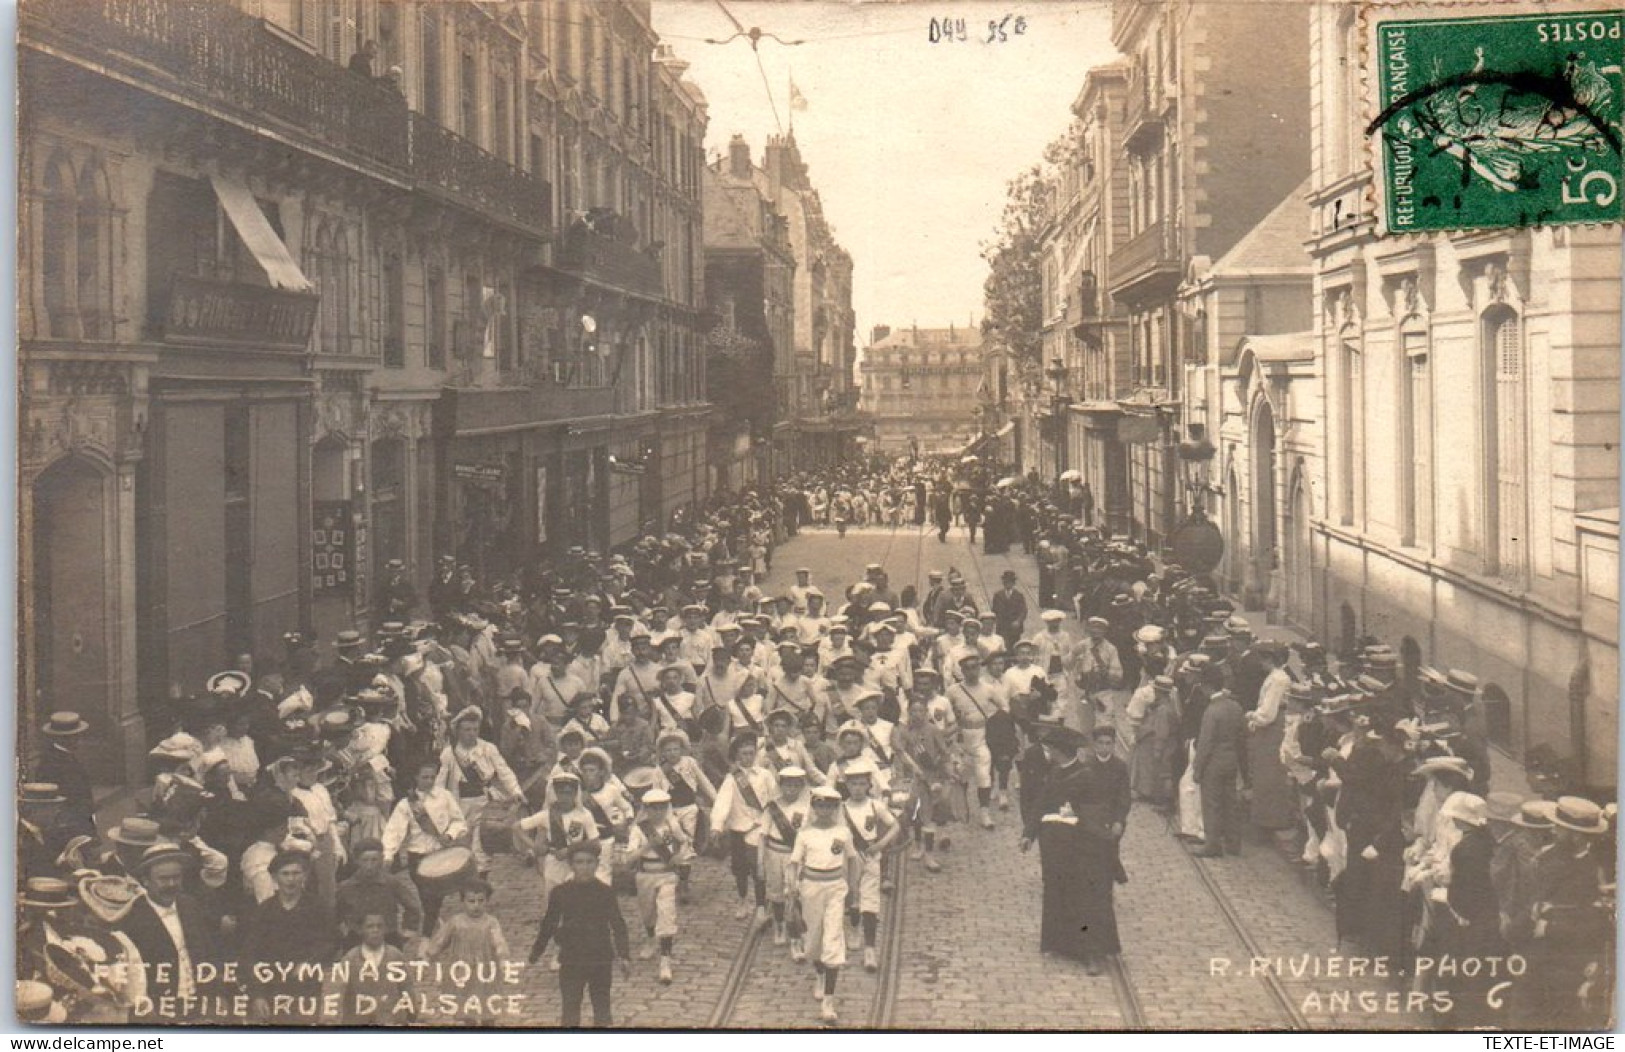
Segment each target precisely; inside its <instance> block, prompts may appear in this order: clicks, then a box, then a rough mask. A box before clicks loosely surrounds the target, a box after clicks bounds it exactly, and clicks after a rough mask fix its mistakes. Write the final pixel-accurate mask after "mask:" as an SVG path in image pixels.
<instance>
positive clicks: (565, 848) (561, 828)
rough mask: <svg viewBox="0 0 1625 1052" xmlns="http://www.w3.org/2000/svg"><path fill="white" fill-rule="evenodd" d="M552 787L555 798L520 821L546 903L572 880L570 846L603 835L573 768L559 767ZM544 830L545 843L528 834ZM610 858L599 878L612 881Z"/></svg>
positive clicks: (554, 964) (555, 963)
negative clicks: (536, 861) (535, 860)
mask: <svg viewBox="0 0 1625 1052" xmlns="http://www.w3.org/2000/svg"><path fill="white" fill-rule="evenodd" d="M548 789H549V790H550V793H551V795H552V798H553V799H552V801H551V802H550V803H548V804H547V805H546V806H545V807H543V808H542V809H541V810H540V811H537V812H536V813H535V814H533V815H531V816H529V817H528V818H522V819H520V820H519V832H520V833H521V834H526V835H525V836H524V837H523V838H522V839H523V840H524V841H525V844H524V845H522V846H523V847H525V848H526V849H527V850H528V851H529V853H530V854H531V855H532V856H533V857H535V858H536V859H537V860H538V865H537V869H538V870H539V871H540V873H541V875H542V901H543V902H546V901H547V899H548V896H549V895H551V894H552V893H553V889H554V888H556V887H558V886H559V885H560V884H563V883H565V882H566V881H568V880H569V879H570V874H571V871H570V849H571V848H572V847H574V846H575V845H577V844H580V843H582V842H583V841H588V840H590V841H593V842H594V843H597V841H598V840H599V838H600V836H601V832H600V830H599V828H598V823H597V821H595V820H594V819H593V817H592V812H591V811H588V810H587V809H586V808H585V807H583V806H581V779H580V777H578V776H577V775H575V774H572V773H571V772H569V771H563V770H555V771H554V772H553V776H552V778H551V779H549V785H548ZM536 831H542V837H541V841H542V842H541V844H539V845H537V844H535V843H534V842H533V841H531V839H530V837H529V835H528V834H531V833H534V832H536ZM609 863H610V860H609V859H607V858H604V857H602V856H600V857H599V862H598V879H599V880H602V881H603V882H604V883H605V884H608V883H609V881H610V873H609ZM547 967H548V969H549V970H551V971H555V972H556V971H558V970H559V959H558V955H557V954H554V955H553V956H552V957H550V958H549V959H548V965H547Z"/></svg>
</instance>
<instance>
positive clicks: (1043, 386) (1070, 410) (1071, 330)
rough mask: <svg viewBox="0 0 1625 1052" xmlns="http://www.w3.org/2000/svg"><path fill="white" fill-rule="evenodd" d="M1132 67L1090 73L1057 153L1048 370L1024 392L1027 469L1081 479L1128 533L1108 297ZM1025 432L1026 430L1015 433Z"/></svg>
mask: <svg viewBox="0 0 1625 1052" xmlns="http://www.w3.org/2000/svg"><path fill="white" fill-rule="evenodd" d="M1127 80H1128V67H1127V65H1126V64H1123V63H1112V64H1110V65H1106V66H1098V67H1096V68H1095V69H1092V70H1090V71H1089V72H1088V74H1087V75H1085V77H1084V82H1083V88H1082V90H1081V91H1079V93H1078V97H1077V98H1076V99H1075V100H1074V101H1073V103H1072V116H1073V120H1072V124H1071V126H1070V127H1069V128H1068V130H1067V133H1066V134H1065V135H1064V136H1063V137H1062V138H1061V139H1060V140H1057V142H1056V143H1055V144H1054V146H1053V147H1052V156H1053V157H1054V158H1055V167H1056V171H1055V184H1054V185H1055V194H1054V198H1053V206H1052V209H1051V217H1050V220H1049V222H1048V223H1047V225H1046V226H1045V229H1044V233H1043V236H1042V244H1043V247H1044V256H1045V258H1044V261H1043V266H1042V270H1041V274H1042V279H1043V307H1044V309H1043V317H1044V362H1045V365H1044V368H1043V369H1042V370H1041V372H1042V374H1043V375H1042V377H1041V378H1040V377H1039V376H1036V375H1035V376H1032V377H1029V378H1028V379H1027V380H1026V381H1025V382H1024V384H1023V385H1022V396H1023V398H1025V399H1026V400H1027V409H1026V411H1024V412H1022V413H1020V414H1018V420H1033V421H1035V422H1036V426H1032V427H1030V428H1029V429H1028V432H1029V434H1028V438H1027V440H1026V441H1025V442H1024V443H1023V445H1024V447H1025V456H1024V457H1023V460H1022V466H1023V467H1024V468H1025V467H1029V466H1036V467H1037V468H1038V471H1039V473H1040V475H1041V476H1042V477H1045V478H1053V477H1055V476H1057V475H1059V474H1061V473H1063V472H1065V471H1068V470H1075V471H1077V472H1078V474H1079V475H1080V476H1081V478H1082V481H1083V482H1085V483H1087V484H1088V486H1089V491H1090V494H1091V496H1092V497H1093V499H1094V502H1095V504H1094V506H1095V509H1096V514H1097V515H1098V517H1099V518H1098V520H1097V521H1099V522H1102V523H1104V524H1105V525H1106V526H1107V527H1108V528H1110V529H1111V530H1112V531H1113V532H1116V533H1125V534H1126V533H1128V532H1129V526H1130V521H1131V514H1130V507H1129V482H1128V479H1129V473H1128V463H1129V461H1128V453H1129V448H1130V446H1129V444H1128V443H1127V442H1125V441H1124V439H1123V437H1122V436H1120V435H1119V434H1118V420H1119V419H1120V418H1121V417H1122V416H1123V408H1122V406H1121V405H1120V404H1119V400H1120V399H1124V398H1128V397H1129V396H1130V395H1131V394H1132V393H1133V390H1134V388H1133V386H1132V385H1131V384H1130V374H1129V354H1130V342H1129V333H1128V312H1127V309H1126V308H1124V307H1123V306H1121V305H1120V304H1118V303H1117V302H1116V301H1115V300H1114V299H1113V298H1112V297H1111V295H1110V294H1109V293H1108V292H1107V281H1108V280H1109V277H1110V270H1109V263H1110V259H1111V254H1112V251H1113V249H1114V247H1115V246H1116V245H1118V244H1120V243H1121V242H1123V241H1125V240H1127V238H1128V166H1127V164H1126V162H1125V159H1124V157H1123V156H1122V151H1121V147H1122V139H1123V115H1124V100H1125V92H1126V87H1127ZM1018 429H1019V428H1018Z"/></svg>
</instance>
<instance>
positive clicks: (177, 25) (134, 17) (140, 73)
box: [20, 0, 409, 172]
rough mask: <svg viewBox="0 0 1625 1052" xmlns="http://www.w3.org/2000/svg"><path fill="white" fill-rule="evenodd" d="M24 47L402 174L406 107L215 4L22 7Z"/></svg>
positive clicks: (181, 0) (78, 0) (65, 1)
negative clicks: (39, 49) (200, 104)
mask: <svg viewBox="0 0 1625 1052" xmlns="http://www.w3.org/2000/svg"><path fill="white" fill-rule="evenodd" d="M20 22H21V26H20V29H21V39H22V40H23V42H24V44H25V45H33V46H35V47H38V48H41V49H42V50H47V51H50V52H54V53H56V54H59V55H62V56H63V57H65V58H67V59H68V60H69V61H71V62H74V63H76V64H78V65H82V66H85V67H87V68H90V69H94V70H97V71H101V70H111V71H113V72H115V73H116V74H117V75H118V76H120V77H127V78H129V79H130V80H132V81H134V82H135V83H137V84H141V85H144V86H147V87H150V88H152V89H155V90H156V91H158V92H161V93H163V94H165V95H169V96H172V97H179V98H182V99H196V100H198V101H200V102H203V103H205V104H207V105H209V106H210V107H215V108H218V109H219V110H220V111H222V112H224V113H225V114H227V115H229V117H232V118H236V119H239V120H241V121H242V122H243V123H245V124H247V125H249V126H252V127H271V128H273V129H275V131H276V133H277V134H278V135H279V136H283V137H285V138H286V139H288V140H291V141H293V142H297V143H300V144H301V145H303V146H305V147H306V148H308V149H310V150H311V151H312V152H315V153H321V154H326V155H329V156H331V155H334V154H337V155H340V156H342V157H345V158H346V159H349V160H352V161H360V162H364V163H367V164H368V165H369V166H376V165H382V166H384V167H386V168H389V169H393V170H395V171H397V172H398V171H400V170H402V169H404V168H405V167H406V166H407V153H408V149H409V146H408V141H407V139H408V132H407V109H406V100H405V99H404V98H403V97H402V96H401V95H400V94H398V93H397V92H394V91H392V90H390V89H389V88H387V87H385V86H384V85H382V84H380V83H378V82H376V81H372V80H369V79H367V78H366V77H361V76H357V75H356V74H353V73H351V72H350V71H349V70H347V69H345V68H344V67H342V66H339V65H336V64H335V63H333V62H330V61H328V60H327V59H325V58H323V57H321V56H320V55H315V54H312V53H310V52H308V51H306V50H304V49H303V48H301V47H299V46H298V45H296V44H294V43H292V42H291V41H287V40H283V39H280V38H279V37H277V36H276V35H274V34H273V33H272V32H271V31H270V30H269V29H267V28H266V25H265V23H264V22H262V21H261V20H260V19H257V18H252V17H250V16H248V15H245V14H243V13H242V12H241V11H238V10H237V9H236V8H234V7H232V6H231V5H229V4H225V3H221V2H219V0H29V2H28V3H26V4H23V5H22V9H21V15H20Z"/></svg>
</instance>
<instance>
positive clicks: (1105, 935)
mask: <svg viewBox="0 0 1625 1052" xmlns="http://www.w3.org/2000/svg"><path fill="white" fill-rule="evenodd" d="M1096 734H1097V735H1099V738H1098V739H1097V740H1098V741H1099V742H1101V743H1103V745H1102V746H1101V747H1102V748H1104V750H1105V752H1106V755H1105V757H1101V756H1100V755H1099V754H1098V753H1099V750H1098V749H1097V751H1096V752H1095V753H1092V754H1091V755H1090V757H1089V759H1088V760H1087V761H1085V760H1080V759H1079V758H1078V749H1079V747H1080V745H1081V744H1082V742H1083V737H1082V735H1080V734H1078V732H1077V731H1074V730H1073V729H1072V728H1070V727H1067V726H1064V725H1054V726H1050V727H1047V728H1046V729H1045V730H1044V731H1043V737H1042V741H1043V749H1044V763H1043V764H1042V765H1041V768H1040V765H1028V766H1024V768H1023V772H1024V773H1027V772H1028V771H1032V772H1033V773H1039V771H1040V769H1041V770H1042V779H1041V780H1042V784H1041V785H1039V786H1038V787H1036V789H1034V790H1033V791H1032V797H1031V799H1032V800H1033V804H1034V805H1033V806H1032V807H1031V809H1030V810H1028V811H1027V812H1026V813H1025V814H1024V816H1023V817H1024V819H1025V823H1024V824H1025V831H1024V833H1023V835H1022V840H1021V847H1022V850H1023V851H1025V850H1027V849H1028V848H1030V847H1031V846H1032V845H1033V843H1034V842H1037V844H1038V851H1039V866H1040V869H1041V872H1042V873H1043V880H1044V906H1043V911H1044V912H1043V923H1042V928H1041V934H1040V938H1039V948H1040V949H1041V950H1043V951H1044V952H1045V953H1054V954H1059V955H1061V956H1063V957H1070V958H1072V959H1073V960H1078V961H1082V962H1083V963H1084V965H1085V966H1086V967H1087V968H1088V970H1089V973H1090V974H1091V975H1098V974H1100V968H1101V963H1102V962H1103V961H1104V960H1105V959H1106V958H1107V957H1110V956H1113V955H1115V954H1116V953H1117V952H1118V951H1119V950H1120V949H1121V943H1120V942H1119V941H1118V936H1117V915H1116V913H1115V911H1114V909H1113V906H1112V891H1113V885H1114V884H1115V883H1116V882H1117V879H1118V877H1119V875H1120V873H1121V866H1120V863H1119V861H1118V856H1117V847H1118V844H1117V840H1118V838H1119V837H1121V836H1122V830H1123V822H1124V819H1125V818H1126V817H1127V814H1128V807H1129V802H1128V771H1127V769H1126V767H1125V766H1124V764H1123V761H1122V760H1120V759H1118V758H1117V757H1116V756H1114V755H1112V750H1114V749H1115V748H1116V736H1115V732H1114V731H1113V730H1112V729H1111V728H1110V727H1099V728H1096Z"/></svg>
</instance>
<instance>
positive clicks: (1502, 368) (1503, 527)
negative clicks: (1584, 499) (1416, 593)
mask: <svg viewBox="0 0 1625 1052" xmlns="http://www.w3.org/2000/svg"><path fill="white" fill-rule="evenodd" d="M1483 339H1484V347H1483V358H1484V369H1483V373H1484V384H1483V392H1484V399H1483V407H1484V408H1483V414H1482V417H1481V419H1482V420H1483V421H1484V439H1483V447H1484V450H1483V494H1484V516H1483V519H1484V564H1485V570H1486V571H1487V572H1490V573H1497V574H1500V575H1502V576H1504V577H1517V576H1520V575H1521V574H1522V573H1523V570H1524V566H1525V552H1526V551H1527V549H1528V544H1527V534H1526V532H1525V530H1524V518H1525V515H1526V497H1525V492H1524V473H1525V442H1526V438H1527V436H1526V434H1525V429H1526V423H1525V413H1526V408H1525V395H1524V353H1523V325H1522V322H1521V321H1520V319H1519V318H1518V315H1517V313H1516V312H1514V311H1513V310H1512V309H1511V308H1508V307H1496V308H1494V309H1492V310H1491V311H1489V312H1488V313H1486V314H1485V315H1484V322H1483Z"/></svg>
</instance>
